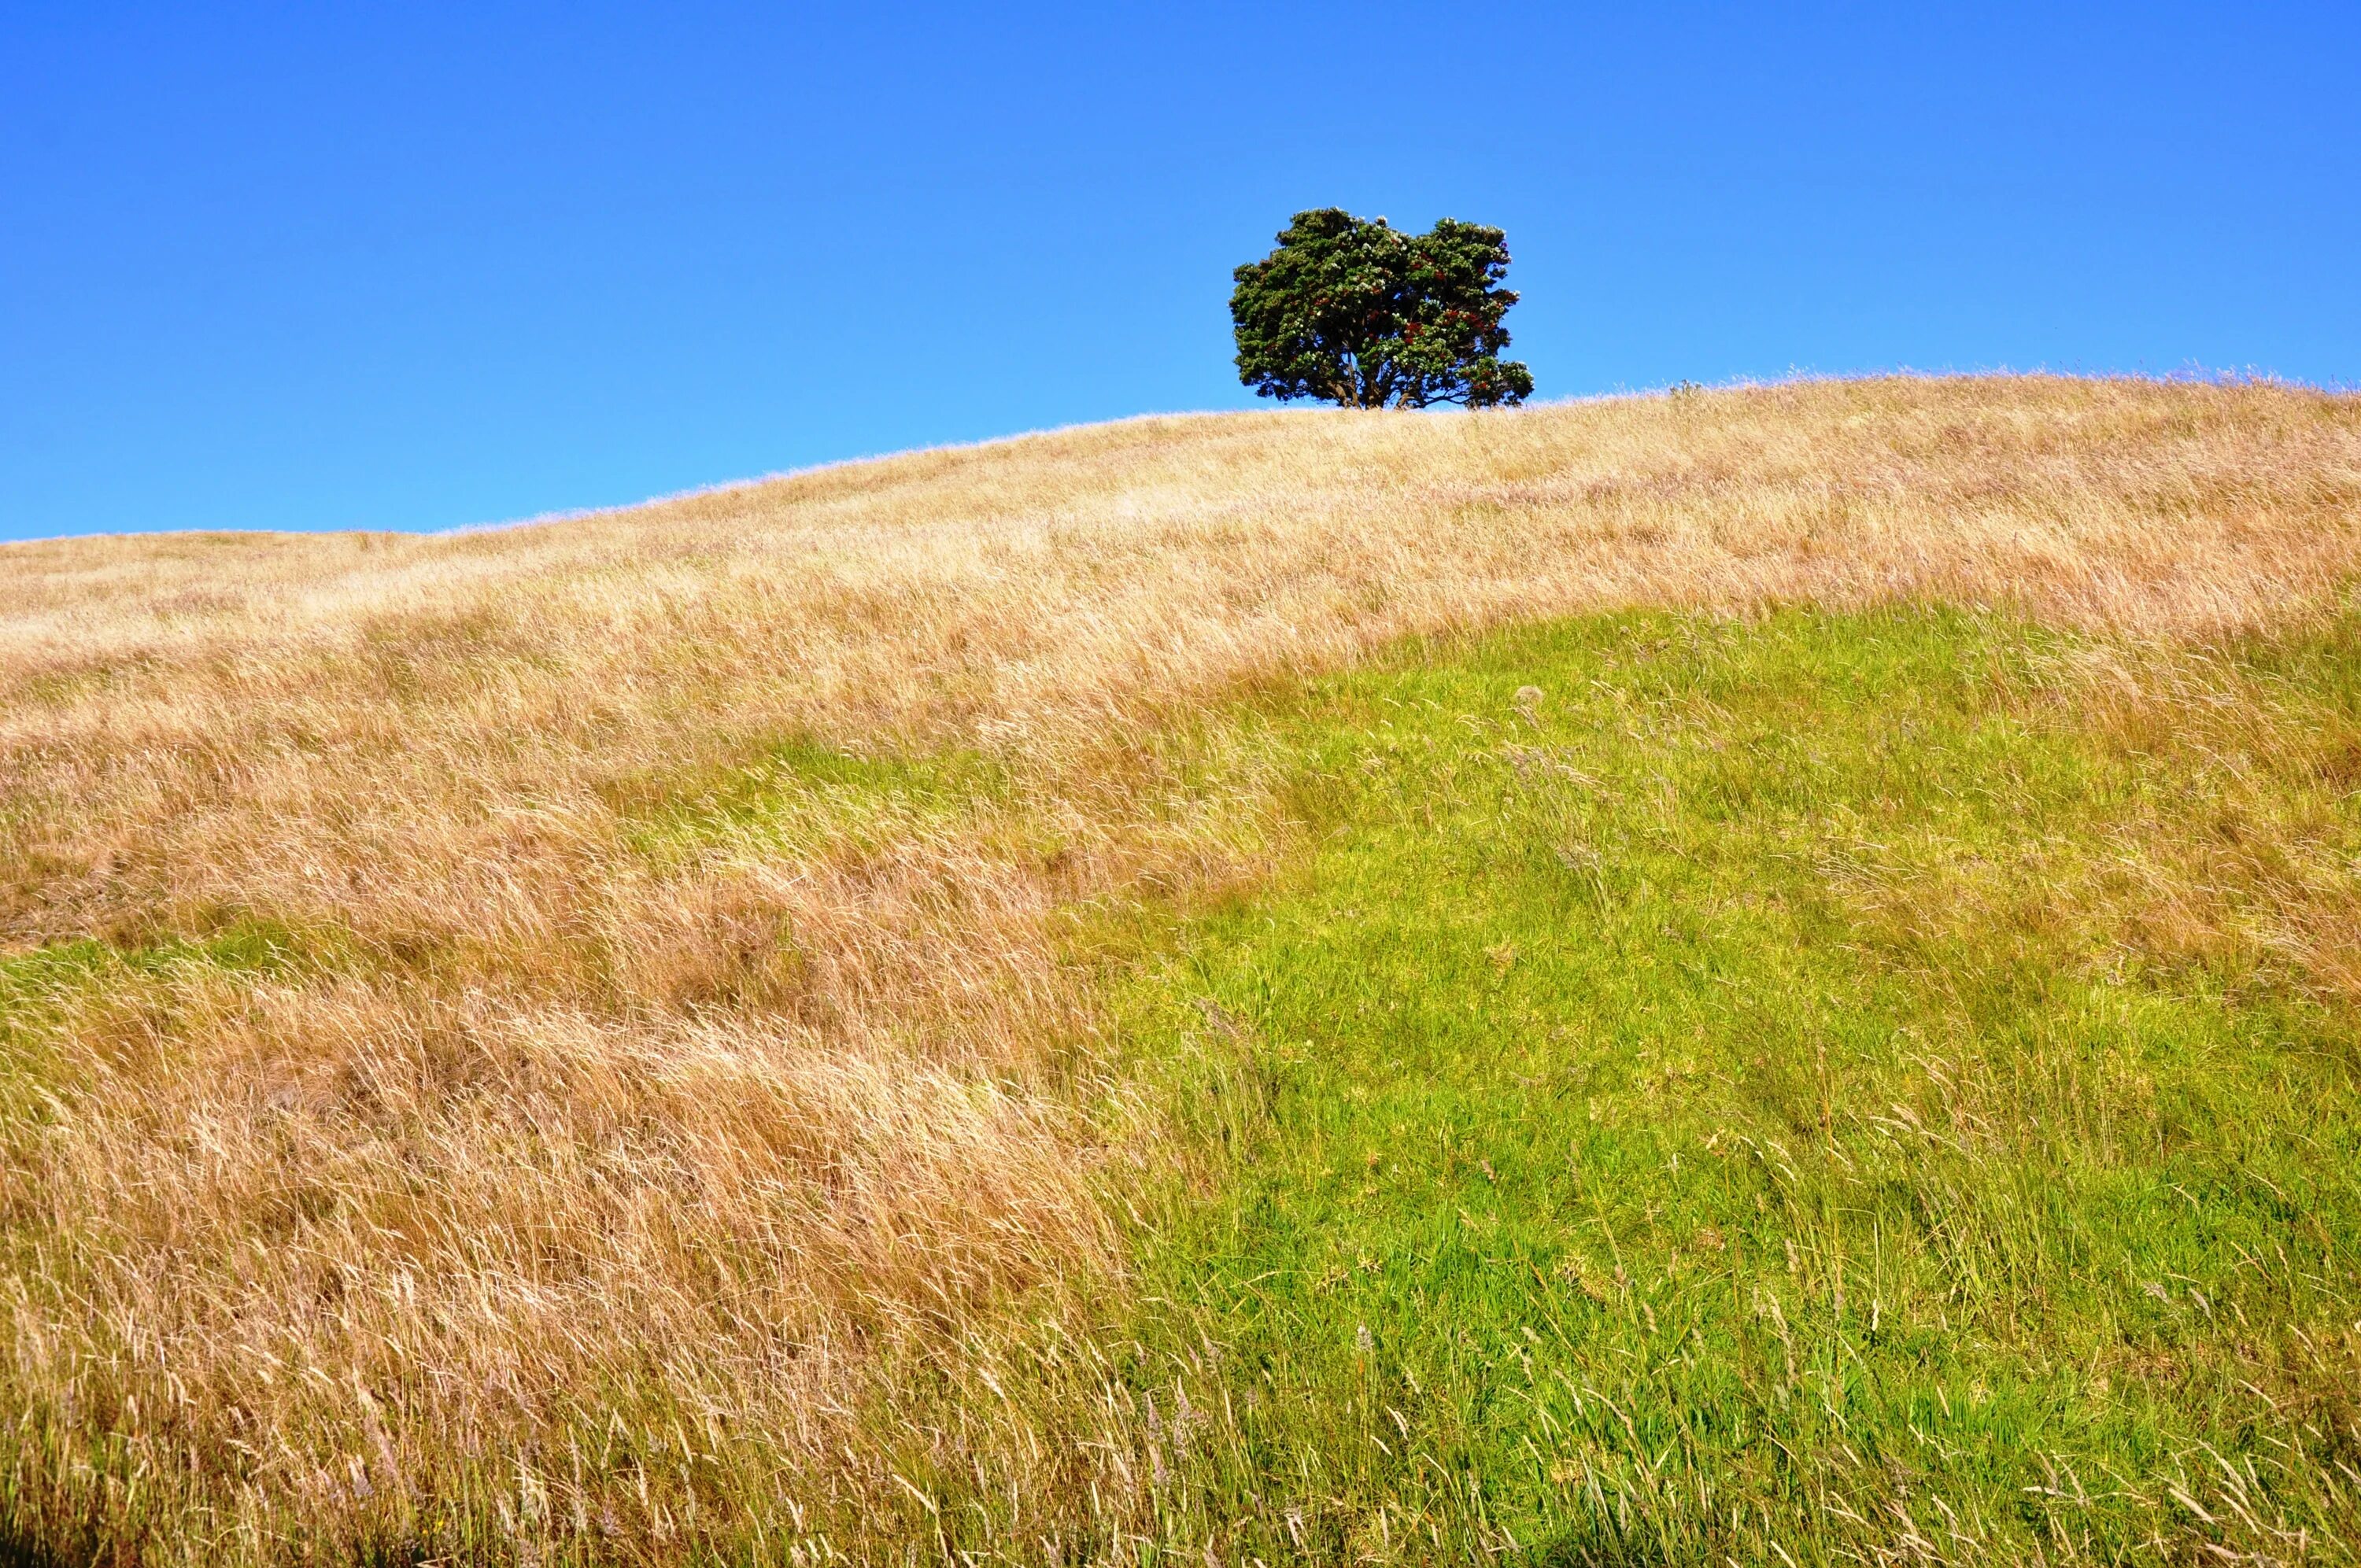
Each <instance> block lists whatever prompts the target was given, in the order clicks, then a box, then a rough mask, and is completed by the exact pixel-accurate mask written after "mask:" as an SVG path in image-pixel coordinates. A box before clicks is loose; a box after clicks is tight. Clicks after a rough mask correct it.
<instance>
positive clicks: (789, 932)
mask: <svg viewBox="0 0 2361 1568" xmlns="http://www.w3.org/2000/svg"><path fill="white" fill-rule="evenodd" d="M0 567H5V570H0V1147H5V1163H0V1182H5V1187H4V1188H0V1249H5V1258H6V1266H5V1281H0V1317H5V1324H6V1332H7V1338H8V1345H9V1354H8V1356H7V1357H6V1358H5V1361H0V1562H23V1563H82V1562H104V1563H221V1562H227V1563H239V1562H280V1561H315V1562H318V1561H328V1562H335V1561H347V1560H360V1561H372V1562H379V1563H414V1562H423V1561H434V1560H442V1559H445V1558H456V1559H457V1560H461V1561H503V1562H506V1561H514V1562H537V1563H551V1562H609V1561H615V1562H639V1563H670V1562H680V1561H704V1560H711V1561H727V1562H749V1561H760V1562H781V1563H825V1562H831V1561H837V1560H840V1559H849V1560H851V1561H857V1562H873V1561H895V1562H900V1561H917V1560H928V1561H947V1562H949V1561H976V1562H987V1561H1015V1562H1036V1561H1060V1562H1081V1561H1114V1562H1138V1563H1152V1562H1164V1561H1186V1562H1189V1563H1248V1562H1250V1561H1253V1560H1255V1559H1257V1558H1258V1559H1260V1560H1261V1561H1262V1562H1264V1563H1279V1562H1282V1561H1290V1560H1305V1559H1309V1560H1322V1561H1339V1562H1342V1561H1366V1562H1393V1561H1400V1562H1425V1561H1436V1560H1467V1561H1477V1560H1486V1559H1489V1558H1492V1557H1496V1556H1501V1555H1506V1556H1507V1557H1508V1558H1509V1559H1510V1560H1511V1561H1520V1560H1521V1561H1532V1562H1535V1563H1655V1562H1666V1563H1674V1562H1693V1561H1694V1562H1713V1563H1720V1562H1722V1561H1725V1560H1731V1561H1738V1562H1753V1561H1773V1560H1785V1561H1789V1562H1793V1563H1831V1562H1839V1561H1841V1562H1863V1561H1868V1562H1902V1561H1916V1562H1960V1563H1972V1562H1994V1563H2002V1562H2020V1561H2026V1560H2029V1559H2033V1558H2039V1559H2041V1560H2045V1561H2050V1562H2059V1563H2065V1562H2081V1561H2102V1562H2112V1561H2123V1560H2134V1559H2149V1558H2158V1557H2161V1558H2169V1559H2173V1560H2182V1559H2186V1560H2190V1561H2200V1560H2209V1561H2224V1560H2233V1559H2235V1560H2239V1561H2245V1560H2249V1559H2253V1560H2258V1561H2259V1560H2277V1561H2287V1562H2319V1563H2329V1562H2345V1561H2350V1560H2351V1559H2352V1558H2353V1557H2354V1556H2355V1555H2356V1552H2361V1392H2356V1390H2361V1095H2357V1094H2356V1070H2361V1047H2356V1033H2355V1025H2356V1020H2361V880H2356V879H2357V878H2361V870H2357V869H2356V868H2361V794H2356V792H2361V607H2356V604H2355V602H2354V600H2353V598H2352V590H2353V587H2354V585H2355V582H2356V571H2361V406H2356V403H2355V402H2354V400H2351V399H2350V398H2338V397H2331V396H2326V395H2322V394H2316V393H2312V392H2307V391H2302V390H2297V389H2287V388H2279V387H2269V386H2204V385H2159V384H2153V383H2146V382H2122V381H2082V380H2071V379H2059V378H1962V379H1891V380H1879V381H1866V382H1850V383H1805V384H1798V385H1794V386H1786V387H1780V388H1773V389H1752V390H1741V391H1728V392H1715V393H1707V394H1684V395H1681V396H1678V397H1674V398H1642V399H1629V400H1612V401H1606V402H1599V403H1591V404H1583V405H1573V406H1561V407H1551V408H1539V409H1532V410H1528V411H1517V412H1510V413H1499V414H1485V415H1479V416H1470V417H1466V418H1444V419H1435V418H1426V417H1422V416H1415V415H1402V416H1393V415H1347V414H1309V415H1296V414H1289V415H1235V416H1209V417H1199V418H1183V419H1159V420H1143V421H1137V422H1126V423H1122V424H1116V425H1109V426H1101V427H1096V428H1092V429H1087V430H1080V431H1073V432H1066V433H1058V434H1054V435H1046V436H1037V437H1028V438H1026V439H1022V440H1017V441H1012V442H1005V443H999V444H992V445H988V446H983V447H977V448H972V449H967V450H961V451H947V452H932V453H923V454H917V455H910V456H906V457H899V458H894V459H890V460H886V461H883V462H877V463H867V464H859V465H852V466H844V467H839V468H833V469H829V470H824V471H820V472H816V473H812V474H807V475H802V476H797V477H790V478H785V479H780V480H774V481H768V482H764V483H762V484H758V485H751V486H746V487H741V488H733V489H728V490H721V491H716V492H713V493H710V494H707V495H701V496H697V497H692V498H687V499H679V500H675V501H669V502H664V503H660V504H656V505H653V506H648V507H642V508H637V509H632V510H626V511H620V512H614V513H608V514H602V515H599V516H596V517H589V518H584V519H580V520H577V521H566V522H561V523H553V524H547V525H541V526H535V527H531V528H523V529H517V530H511V531H504V532H481V533H473V534H467V535H457V536H446V537H438V538H408V537H402V538H393V537H383V536H323V537H303V538H291V537H283V536H279V537H272V536H260V537H248V536H236V537H232V536H217V535H215V536H196V535H181V536H162V537H157V538H149V539H137V540H95V541H76V542H66V543H49V544H33V545H8V546H0Z"/></svg>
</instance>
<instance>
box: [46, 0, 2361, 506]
mask: <svg viewBox="0 0 2361 1568" xmlns="http://www.w3.org/2000/svg"><path fill="white" fill-rule="evenodd" d="M2356 82H2361V5H2354V4H2352V3H2350V0H2340V3H2338V4H2334V5H2330V4H2315V5H2285V6H2270V5H2253V6H2248V5H2221V6H2218V7H2213V8H2202V9H2201V8H2181V7H2173V6H2169V5H2142V6H2136V7H2135V6H2130V5H2124V6H2119V7H2078V6H2075V5H2062V4H2059V5H2039V6H2033V7H2023V8H2016V7H2006V6H1982V7H1978V8H1975V9H1974V10H1972V11H1971V10H1969V9H1966V8H1958V9H1954V8H1949V7H1934V6H1923V7H1922V6H1915V5H1904V6H1895V5H1860V6H1843V7H1784V8H1777V9H1775V10H1774V9H1773V8H1772V7H1768V6H1752V7H1744V8H1740V7H1729V8H1705V7H1660V6H1648V7H1641V6H1630V7H1622V8H1617V9H1612V10H1609V9H1596V10H1593V9H1584V8H1579V7H1574V6H1531V7H1527V6H1520V5H1493V6H1482V7H1477V6H1466V5H1450V6H1444V5H1436V6H1431V7H1411V6H1400V7H1388V6H1370V5H1356V6H1350V7H1345V6H1338V7H1333V8H1327V7H1318V6H1308V5H1306V6H1290V5H1277V4H1268V5H1241V6H1216V5H1204V6H1195V7H1190V8H1186V9H1185V10H1184V9H1182V8H1178V7H1175V8H1171V9H1170V10H1165V9H1160V8H1151V7H1136V6H1124V5H1092V6H1075V7H1071V8H1066V7H1049V6H1036V7H1024V6H994V7H972V8H959V9H952V8H934V7H921V6H911V7H906V8H900V9H892V8H885V7H879V6H875V5H866V6H851V5H848V6H842V7H825V6H776V5H766V6H756V5H744V6H737V5H703V4H697V3H694V0H690V3H686V4H679V5H666V6H662V7H658V6H653V5H652V6H647V7H644V8H625V7H620V6H608V5H568V6H564V7H560V6H556V5H549V6H519V5H503V4H498V3H478V4H471V5H464V6H462V5H434V4H430V3H419V4H412V5H401V6H393V5H387V6H369V5H284V6H276V7H265V6H203V5H170V6H166V5H156V6H152V7H148V6H126V5H110V4H106V3H104V0H83V3H80V4H72V5H26V4H18V3H16V0H0V538H24V537H38V536H43V535H49V534H60V533H85V532H115V531H123V530H135V529H141V530H144V529H170V528H247V527H251V528H377V529H387V528H401V529H434V528H448V527H452V526H456V525H461V524H467V523H476V522H486V521H500V520H505V519H512V518H519V517H525V516H530V515H533V514H538V513H543V512H549V511H555V510H567V509H575V508H584V507H592V506H599V505H607V504H613V503H620V502H627V501H631V500H636V499H642V498H644V497H647V496H651V495H656V494H662V493H665V492H668V491H673V490H678V489H682V488H688V487H693V486H697V485H704V484H711V483H715V482H719V481H722V480H727V479H730V478H734V477H744V476H750V475H755V474H761V473H765V472H770V471H775V470H778V469H783V468H790V467H796V466H805V465H808V464H813V463H819V462H825V461H829V460H831V459H836V458H840V457H848V456H855V455H863V454H870V453H878V452H886V451H893V450H896V449H900V448H903V447H907V446H913V445H918V444H934V443H941V442H952V441H966V440H973V439H977V438H981V437H985V436H991V435H995V434H1002V433H1011V432H1016V431H1021V430H1027V429H1038V428H1041V427H1045V426H1053V425H1060V424H1067V423H1072V422H1080V421H1085V420H1096V419H1105V418H1112V417H1116V416H1120V415H1125V414H1132V413H1140V412H1146V411H1163V410H1176V409H1207V408H1232V407H1243V406H1247V405H1250V404H1252V403H1253V401H1254V400H1253V398H1252V397H1251V396H1250V395H1249V394H1248V393H1247V392H1246V390H1245V389H1243V388H1241V387H1239V386H1238V385H1237V384H1236V381H1235V374H1234V372H1233V371H1232V369H1231V367H1230V364H1229V356H1230V353H1231V348H1230V344H1229V332H1228V317H1227V312H1226V302H1227V298H1228V291H1229V270H1230V269H1231V268H1232V267H1233V266H1235V265H1236V264H1237V263H1238V262H1240V261H1244V260H1247V259H1250V258H1254V257H1257V256H1259V255H1261V254H1262V253H1263V252H1264V251H1266V250H1267V249H1268V247H1269V245H1270V241H1271V236H1272V233H1273V231H1275V230H1276V229H1278V228H1279V227H1280V226H1281V225H1284V224H1285V222H1286V221H1287V218H1288V216H1289V214H1290V213H1292V212H1294V211H1295V210H1297V209H1298V208H1302V207H1310V206H1325V205H1339V206H1345V207H1349V208H1351V209H1353V210H1354V211H1356V212H1359V213H1362V214H1386V215H1387V216H1389V218H1391V219H1392V220H1393V221H1394V222H1395V223H1396V224H1398V225H1402V224H1407V225H1417V226H1424V225H1426V224H1428V223H1430V222H1432V221H1433V219H1434V218H1436V217H1438V216H1444V215H1449V216H1455V217H1461V218H1467V219H1473V220H1477V221H1480V222H1486V223H1492V224H1498V225H1502V226H1504V227H1505V228H1506V229H1507V230H1508V232H1509V240H1510V248H1511V250H1512V251H1513V253H1514V254H1515V257H1516V262H1515V266H1514V268H1513V269H1512V270H1511V273H1510V281H1511V284H1512V285H1513V286H1515V287H1517V288H1518V289H1520V290H1521V291H1522V292H1523V294H1524V296H1525V299H1524V302H1523V303H1522V304H1521V305H1519V306H1518V307H1517V309H1516V310H1515V311H1514V312H1512V313H1510V318H1509V322H1510V327H1511V329H1512V331H1513V332H1514V334H1515V337H1516V350H1515V351H1516V353H1517V355H1518V356H1519V357H1521V358H1523V359H1524V360H1525V361H1526V362H1527V363H1528V364H1530V365H1531V366H1532V370H1533V374H1534V378H1535V379H1536V381H1537V382H1538V384H1539V395H1540V396H1543V397H1550V396H1567V395H1574V394H1584V393H1593V392H1600V391H1609V390H1613V389H1619V388H1638V387H1648V386H1656V385H1663V384H1665V383H1667V382H1670V381H1673V380H1675V379H1679V378H1691V379H1696V380H1699V381H1708V382H1711V381H1718V380H1723V379H1727V378H1737V377H1767V376H1777V375H1783V374H1785V373H1787V372H1789V371H1791V370H1797V369H1801V370H1816V371H1830V372H1849V371H1860V370H1867V369H1874V368H1880V367H1896V366H1907V367H1919V368H1929V369H1933V368H1946V367H1956V368H1982V367H2003V366H2005V367H2035V366H2047V367H2053V368H2059V369H2070V370H2141V371H2151V372H2166V371H2172V370H2175V369H2180V368H2186V367H2210V368H2213V369H2246V368H2252V369H2257V370H2262V371H2268V372H2272V373H2277V374H2279V375H2284V376H2289V377H2293V378H2301V379H2307V380H2314V381H2336V382H2350V381H2354V380H2361V113H2356ZM1443 417H1448V416H1443Z"/></svg>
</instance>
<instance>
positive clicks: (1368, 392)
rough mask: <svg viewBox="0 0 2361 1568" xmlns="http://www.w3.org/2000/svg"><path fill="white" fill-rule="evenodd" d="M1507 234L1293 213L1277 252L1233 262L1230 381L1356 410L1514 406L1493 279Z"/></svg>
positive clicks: (1520, 396)
mask: <svg viewBox="0 0 2361 1568" xmlns="http://www.w3.org/2000/svg"><path fill="white" fill-rule="evenodd" d="M1507 241H1508V236H1506V235H1504V234H1502V233H1501V232H1500V231H1499V229H1496V228H1487V227H1485V226H1484V225H1482V224H1463V223H1461V222H1459V221H1458V220H1457V219H1455V218H1445V219H1444V220H1443V221H1442V222H1441V223H1438V224H1436V225H1434V227H1433V228H1432V229H1429V230H1428V231H1427V232H1426V233H1424V234H1404V233H1402V232H1401V231H1400V230H1399V229H1395V228H1389V227H1388V226H1387V225H1386V220H1385V219H1383V218H1378V219H1377V220H1375V221H1374V222H1371V221H1368V220H1365V219H1362V218H1356V217H1355V216H1353V214H1350V213H1347V212H1344V211H1341V210H1340V209H1338V208H1335V207H1324V208H1323V209H1321V210H1320V211H1318V212H1315V213H1298V214H1295V221H1294V222H1293V223H1291V224H1290V225H1287V227H1286V228H1285V229H1283V230H1281V231H1280V232H1279V248H1278V249H1277V250H1274V251H1272V252H1271V253H1270V254H1269V255H1268V256H1266V257H1264V258H1262V259H1261V260H1260V261H1250V262H1248V263H1246V265H1245V266H1244V267H1241V268H1239V269H1237V272H1236V274H1235V276H1236V278H1237V281H1238V286H1237V289H1236V291H1235V292H1234V293H1232V294H1231V295H1230V319H1231V320H1232V321H1233V322H1235V323H1237V334H1238V379H1239V380H1241V381H1243V382H1245V383H1246V385H1247V386H1249V387H1252V388H1253V389H1255V391H1256V392H1257V394H1258V395H1260V396H1262V397H1266V398H1277V399H1279V400H1280V401H1282V402H1284V401H1286V400H1289V399H1290V398H1326V399H1328V400H1331V401H1333V402H1338V403H1342V404H1344V405H1345V407H1347V408H1356V409H1385V408H1394V409H1422V408H1425V407H1427V406H1428V405H1429V404H1431V403H1464V404H1466V406H1467V407H1469V408H1491V407H1496V406H1498V405H1500V404H1503V403H1518V402H1522V401H1523V400H1524V399H1525V397H1526V395H1527V394H1528V393H1530V392H1532V389H1533V378H1532V372H1531V371H1529V370H1527V369H1526V368H1525V367H1523V366H1522V365H1521V364H1519V363H1518V362H1517V361H1515V360H1513V359H1502V358H1501V357H1500V352H1501V350H1503V349H1505V348H1507V347H1508V346H1509V332H1508V329H1507V328H1506V327H1504V326H1502V325H1501V324H1500V318H1501V317H1502V316H1503V315H1505V314H1507V313H1508V310H1509V307H1510V305H1513V304H1515V303H1516V302H1517V296H1516V294H1515V293H1514V292H1512V291H1510V290H1507V289H1502V288H1498V287H1496V286H1495V285H1497V284H1498V283H1499V281H1500V280H1501V278H1502V277H1503V276H1504V275H1505V274H1506V273H1507V271H1508V269H1509V247H1508V243H1507Z"/></svg>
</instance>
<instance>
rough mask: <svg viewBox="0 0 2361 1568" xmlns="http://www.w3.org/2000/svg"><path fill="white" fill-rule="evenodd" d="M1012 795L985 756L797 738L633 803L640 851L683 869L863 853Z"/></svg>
mask: <svg viewBox="0 0 2361 1568" xmlns="http://www.w3.org/2000/svg"><path fill="white" fill-rule="evenodd" d="M1009 789H1010V784H1009V779H1008V776H1007V773H1006V771H1005V768H1004V767H1003V766H1002V765H1001V764H1000V763H998V762H995V761H994V760H993V759H992V758H990V757H987V756H985V755H984V754H983V753H982V752H978V751H941V752H935V753H928V754H922V755H906V754H902V753H897V752H884V753H868V752H859V751H847V750H845V749H843V748H841V747H837V746H830V745H827V744H825V743H822V742H819V741H817V740H807V739H797V740H786V741H782V742H780V743H778V744H776V745H774V746H771V747H769V748H768V749H766V750H765V751H763V753H762V754H761V755H760V756H758V757H756V758H754V759H753V760H752V761H751V762H745V763H742V764H740V765H737V766H732V767H728V768H719V769H715V770H711V771H710V772H708V773H703V774H701V775H698V776H697V777H694V778H689V779H664V780H656V781H650V782H649V783H648V784H647V785H646V787H645V788H644V789H643V790H642V791H641V792H639V795H638V796H636V797H634V798H632V799H629V800H626V801H625V802H624V805H625V807H626V820H627V823H628V825H629V826H628V832H629V836H630V840H631V845H632V847H633V849H635V850H637V851H638V852H639V853H641V854H642V855H645V856H646V857H648V858H649V859H650V860H651V861H654V862H656V863H657V864H659V865H680V864H686V863H690V862H693V861H698V860H700V859H702V858H704V857H706V856H708V855H710V854H712V853H714V852H715V851H717V850H719V851H722V852H730V851H739V852H743V853H746V854H749V855H759V856H765V857H770V856H777V855H781V854H785V853H803V854H820V853H839V854H840V853H844V852H847V851H851V852H854V853H858V852H860V851H862V850H864V849H873V848H876V847H878V846H881V845H884V844H886V843H889V842H891V841H892V840H894V839H897V838H902V837H906V836H908V835H910V834H913V833H921V834H923V833H925V832H928V831H929V830H939V829H941V828H946V827H948V826H950V824H952V823H954V822H957V821H959V820H961V819H962V818H964V817H967V816H969V815H971V814H972V813H973V812H975V811H976V810H978V809H980V808H983V807H986V806H991V805H994V804H996V803H1000V802H1004V801H1005V800H1006V799H1007V797H1008V795H1009Z"/></svg>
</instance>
